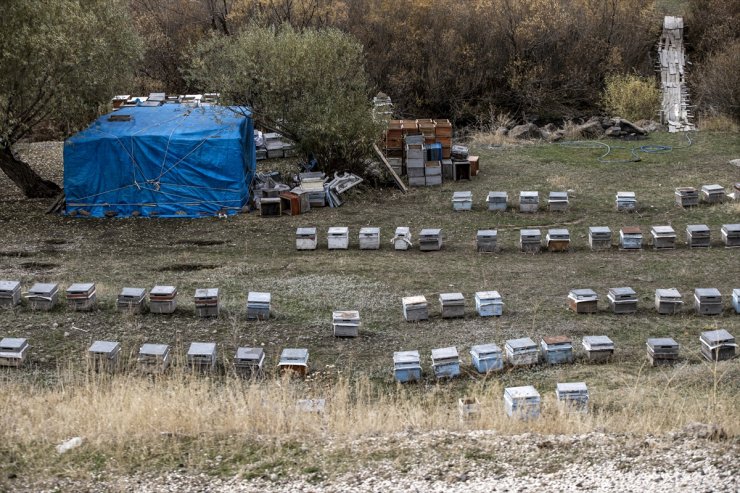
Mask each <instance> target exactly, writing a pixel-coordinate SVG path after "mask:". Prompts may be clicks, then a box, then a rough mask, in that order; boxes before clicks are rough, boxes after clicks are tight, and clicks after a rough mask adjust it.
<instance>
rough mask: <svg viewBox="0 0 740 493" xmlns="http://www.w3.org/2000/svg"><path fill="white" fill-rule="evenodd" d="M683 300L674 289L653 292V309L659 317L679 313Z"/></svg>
mask: <svg viewBox="0 0 740 493" xmlns="http://www.w3.org/2000/svg"><path fill="white" fill-rule="evenodd" d="M681 305H683V299H682V298H681V293H679V291H678V289H676V288H668V289H656V290H655V309H656V310H657V311H658V313H659V314H661V315H672V314H674V313H678V312H680V311H681Z"/></svg>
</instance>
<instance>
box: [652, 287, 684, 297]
mask: <svg viewBox="0 0 740 493" xmlns="http://www.w3.org/2000/svg"><path fill="white" fill-rule="evenodd" d="M655 296H657V297H658V298H680V297H681V293H680V292H679V291H678V289H676V288H668V289H656V290H655Z"/></svg>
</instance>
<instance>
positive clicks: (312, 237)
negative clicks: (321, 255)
mask: <svg viewBox="0 0 740 493" xmlns="http://www.w3.org/2000/svg"><path fill="white" fill-rule="evenodd" d="M317 244H318V238H317V236H316V228H298V229H296V231H295V249H296V250H316V245H317Z"/></svg>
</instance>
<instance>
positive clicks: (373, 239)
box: [359, 228, 380, 250]
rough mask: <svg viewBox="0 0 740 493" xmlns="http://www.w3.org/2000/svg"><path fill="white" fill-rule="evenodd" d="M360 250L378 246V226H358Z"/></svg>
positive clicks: (377, 247) (376, 248)
mask: <svg viewBox="0 0 740 493" xmlns="http://www.w3.org/2000/svg"><path fill="white" fill-rule="evenodd" d="M359 239H360V250H378V249H379V248H380V228H360V238H359Z"/></svg>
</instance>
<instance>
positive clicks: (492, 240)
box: [475, 229, 498, 253]
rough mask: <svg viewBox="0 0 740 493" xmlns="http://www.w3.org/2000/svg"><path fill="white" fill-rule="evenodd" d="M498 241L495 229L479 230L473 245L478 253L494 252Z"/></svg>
mask: <svg viewBox="0 0 740 493" xmlns="http://www.w3.org/2000/svg"><path fill="white" fill-rule="evenodd" d="M497 241H498V231H497V230H495V229H479V230H478V233H477V234H476V236H475V245H476V248H477V250H478V251H479V252H487V253H491V252H495V251H496V243H497Z"/></svg>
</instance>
